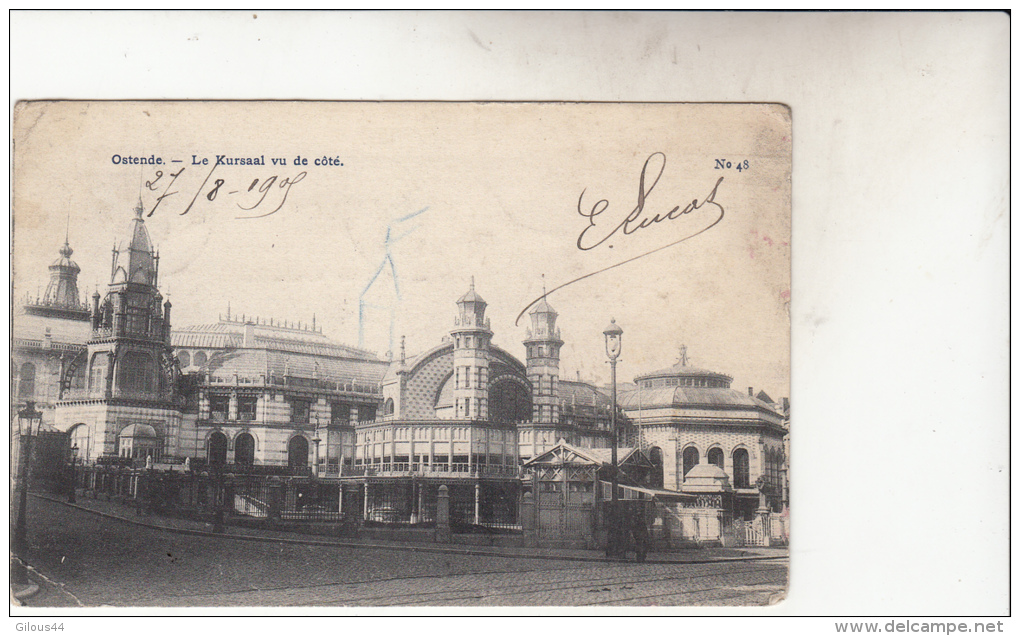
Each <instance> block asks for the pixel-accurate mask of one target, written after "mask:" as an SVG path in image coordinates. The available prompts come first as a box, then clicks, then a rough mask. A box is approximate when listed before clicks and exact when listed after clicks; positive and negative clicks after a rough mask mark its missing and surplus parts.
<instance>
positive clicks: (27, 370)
mask: <svg viewBox="0 0 1020 636" xmlns="http://www.w3.org/2000/svg"><path fill="white" fill-rule="evenodd" d="M18 397H20V398H25V399H29V400H30V399H32V398H34V397H35V365H34V364H32V363H31V362H26V363H25V364H23V365H21V379H20V382H19V383H18Z"/></svg>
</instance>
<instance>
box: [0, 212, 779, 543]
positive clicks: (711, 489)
mask: <svg viewBox="0 0 1020 636" xmlns="http://www.w3.org/2000/svg"><path fill="white" fill-rule="evenodd" d="M71 253H72V252H71V248H70V246H69V244H65V245H64V247H63V248H61V250H60V258H59V259H58V260H57V262H55V263H54V265H53V266H51V267H50V270H51V281H50V286H49V287H48V288H47V291H46V294H45V296H44V297H43V298H42V299H36V300H35V301H34V302H31V301H30V302H27V303H26V304H25V306H24V307H23V308H22V309H21V310H20V311H19V313H18V315H16V317H15V324H14V342H13V345H14V347H13V349H14V354H13V360H12V371H13V373H12V376H15V377H16V381H17V392H16V395H17V397H18V401H19V402H20V403H23V402H24V401H26V400H34V401H36V402H37V403H39V405H40V407H41V408H42V410H43V413H44V418H45V421H46V423H47V424H51V425H52V426H53V427H55V428H56V429H58V430H60V431H64V432H67V433H68V434H69V438H70V440H69V441H70V444H72V445H75V446H77V448H78V449H79V451H78V452H79V457H80V458H82V459H83V460H84V461H85V462H102V461H104V458H113V457H118V458H121V460H120V461H126V460H130V461H134V462H138V463H139V464H140V465H145V463H146V462H148V463H149V464H151V465H155V466H157V467H159V466H166V465H173V466H179V465H180V464H182V463H184V462H185V461H187V463H188V464H189V465H190V466H191V467H192V469H194V468H195V467H199V468H201V467H203V466H205V465H215V466H223V467H227V468H229V469H231V470H239V471H240V470H246V469H248V470H250V469H251V468H252V467H259V466H261V467H278V468H279V469H283V468H289V469H290V471H291V472H293V473H294V474H299V473H305V474H307V473H309V472H310V473H311V474H314V475H316V476H317V477H319V478H320V479H323V480H335V481H336V482H337V483H338V484H339V485H340V489H339V492H340V497H339V502H338V505H339V506H340V507H341V508H342V509H344V510H347V511H350V510H352V509H356V510H358V511H359V512H360V513H361V514H362V515H363V516H364V518H365V519H371V520H377V521H383V522H385V521H390V520H393V521H402V522H411V523H414V522H425V521H428V520H429V519H430V518H431V515H432V514H434V509H435V493H436V489H437V488H438V487H439V486H440V485H445V486H447V488H448V490H449V493H450V503H451V512H452V513H454V515H455V516H457V515H460V516H466V517H468V518H470V517H471V516H472V515H471V513H472V512H473V516H474V518H475V520H476V521H477V520H478V519H479V518H482V517H484V518H490V519H496V520H509V522H510V523H515V522H516V516H517V510H518V505H519V503H520V499H521V495H522V489H529V488H530V486H529V485H528V484H529V483H530V481H529V480H528V479H524V477H525V475H524V472H525V471H522V465H524V464H526V463H527V462H529V461H530V460H533V459H536V460H537V459H538V458H540V457H546V458H547V457H548V456H549V453H550V451H553V450H555V449H557V448H568V447H569V448H573V449H585V448H587V449H608V448H609V447H610V446H611V439H612V430H611V425H610V422H611V402H610V398H609V397H608V395H607V393H608V391H606V390H603V389H600V388H598V387H596V386H594V385H592V384H589V383H585V382H581V381H567V380H563V379H561V378H560V377H559V365H560V350H561V347H562V346H563V340H562V338H561V334H560V330H559V329H558V328H557V326H556V319H557V316H558V314H557V312H556V311H555V310H554V309H553V308H552V307H551V306H550V304H549V303H548V302H547V300H546V299H544V298H543V299H542V300H541V301H540V302H538V303H537V304H536V305H535V307H534V308H533V309H532V310H531V311H530V319H531V326H530V328H529V329H528V330H527V332H526V334H525V337H524V340H523V345H524V360H523V361H522V360H520V359H519V358H518V357H516V356H515V355H514V354H513V353H511V352H509V351H506V350H504V349H502V348H500V347H498V346H496V345H494V344H493V343H492V336H493V331H492V326H491V324H490V321H489V319H488V318H487V317H486V315H485V311H486V307H487V303H486V301H485V300H483V299H482V297H481V296H480V295H479V293H478V292H477V291H476V290H475V285H474V281H473V280H472V282H471V285H470V288H469V290H468V291H467V292H466V293H465V294H464V295H463V296H461V297H460V298H459V299H458V300H457V301H456V310H455V313H454V315H453V316H452V320H451V321H450V331H449V335H448V336H446V337H445V338H443V340H442V342H440V343H437V344H436V346H434V347H433V348H431V349H429V350H427V351H425V352H423V353H421V354H419V355H415V356H407V355H406V353H405V351H404V344H403V341H402V342H401V347H400V352H399V356H398V357H396V358H395V359H394V360H384V359H381V358H379V357H378V356H376V355H375V354H374V353H372V352H369V351H366V350H362V349H358V348H355V347H350V346H346V345H343V344H340V343H336V342H334V341H332V340H330V339H329V338H328V337H326V336H325V335H323V333H322V330H321V327H319V326H317V325H316V324H315V321H314V319H313V321H312V324H311V325H300V324H298V325H294V324H291V323H281V322H279V321H277V320H272V319H270V320H262V319H256V318H248V317H246V316H241V317H240V318H238V317H237V316H236V315H234V316H232V315H231V314H230V312H229V310H228V313H227V314H226V316H221V317H220V320H219V321H218V322H216V323H213V324H207V325H197V326H191V327H184V328H180V329H172V328H171V304H170V302H169V301H165V300H164V299H163V297H162V296H161V294H160V291H159V282H160V281H159V255H158V253H157V251H156V250H155V248H154V246H153V245H152V243H151V240H150V238H149V235H148V232H147V230H146V228H145V221H144V219H143V209H142V206H141V203H139V205H138V207H137V208H136V209H135V217H134V219H133V220H132V221H131V228H130V239H129V242H128V244H127V246H126V247H122V248H121V249H116V248H115V249H114V253H113V257H112V263H111V273H110V282H109V285H108V286H107V288H106V290H105V294H100V293H99V291H98V290H97V291H96V293H94V294H93V295H92V298H91V300H92V303H91V306H87V305H85V304H83V303H80V302H79V300H78V291H77V274H78V272H79V271H80V270H79V268H78V266H77V265H76V264H75V263H73V261H71V260H70V256H71ZM731 381H732V380H731V378H729V377H728V376H726V375H724V374H720V373H715V372H712V371H708V370H704V369H697V368H694V367H691V366H688V364H687V360H686V354H685V353H682V354H681V360H680V362H679V363H678V364H677V365H676V366H674V367H670V368H668V369H664V370H662V371H657V372H653V373H646V374H642V375H640V376H638V377H637V378H636V379H635V383H634V384H622V385H621V386H620V387H619V389H620V390H619V410H618V418H617V419H618V422H619V424H620V429H621V440H620V445H621V446H627V447H629V448H627V449H626V450H627V454H628V456H630V455H632V454H633V453H632V452H631V451H632V450H635V449H636V450H637V451H638V452H639V453H641V454H642V455H644V457H645V459H646V460H647V462H648V463H650V465H651V466H653V467H654V468H653V470H652V471H651V476H650V477H649V478H648V479H646V483H643V484H632V485H634V486H635V487H638V488H641V489H643V490H641V492H644V493H645V494H646V495H647V494H649V493H651V494H653V495H654V494H655V493H659V494H658V495H657V496H662V497H664V499H665V500H669V501H670V502H671V503H669V505H673V506H679V507H684V506H687V507H697V506H699V505H701V506H703V507H705V506H718V509H720V510H723V509H725V510H727V511H728V512H727V514H735V515H738V516H741V517H745V518H750V516H751V515H752V514H753V512H754V511H755V510H759V511H760V510H762V509H765V508H768V509H771V510H773V511H779V510H781V509H782V508H783V507H784V506H785V505H786V501H787V499H786V493H787V488H786V479H787V470H786V463H787V457H788V446H787V444H788V430H789V426H788V424H789V419H788V414H789V408H788V402H787V401H786V400H785V399H784V400H783V403H782V404H777V403H774V402H773V401H772V400H771V398H769V397H768V396H767V395H765V394H764V393H759V394H758V395H756V396H755V395H750V394H744V393H742V392H740V391H737V390H735V389H732V388H731V387H730V383H731ZM749 393H750V390H749ZM573 454H574V455H576V453H573ZM606 454H607V453H597V452H596V453H590V454H587V455H585V453H583V452H582V453H581V455H585V456H588V457H596V458H598V457H602V456H603V455H606ZM599 461H601V460H599ZM567 486H569V484H567ZM566 490H569V488H565V489H564V491H566ZM635 492H638V491H635ZM564 496H565V497H566V496H567V495H566V494H565V495H564ZM458 511H459V512H458Z"/></svg>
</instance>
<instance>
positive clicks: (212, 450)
mask: <svg viewBox="0 0 1020 636" xmlns="http://www.w3.org/2000/svg"><path fill="white" fill-rule="evenodd" d="M226 463H227V436H226V435H224V434H223V433H221V432H219V431H216V432H215V433H213V434H212V435H210V436H209V464H211V465H213V466H222V465H223V464H226Z"/></svg>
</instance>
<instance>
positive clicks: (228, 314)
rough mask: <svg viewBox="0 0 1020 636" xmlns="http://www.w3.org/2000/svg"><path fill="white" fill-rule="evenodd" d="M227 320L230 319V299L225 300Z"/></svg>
mask: <svg viewBox="0 0 1020 636" xmlns="http://www.w3.org/2000/svg"><path fill="white" fill-rule="evenodd" d="M227 321H228V322H229V321H230V301H229V300H228V301H227Z"/></svg>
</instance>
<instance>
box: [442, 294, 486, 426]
mask: <svg viewBox="0 0 1020 636" xmlns="http://www.w3.org/2000/svg"><path fill="white" fill-rule="evenodd" d="M486 306H487V305H486V302H485V301H484V300H482V297H481V296H479V295H478V293H477V292H475V279H474V277H473V276H472V277H471V289H469V290H468V292H467V293H466V294H464V295H463V296H461V297H460V300H458V301H457V317H456V318H455V319H454V323H453V324H454V326H453V329H452V330H451V331H450V337H451V339H452V340H453V375H454V385H453V386H454V391H453V405H454V417H456V418H457V419H486V418H488V416H489V404H488V402H489V354H488V351H489V343H490V342H491V341H492V330H490V329H489V321H488V320H487V319H486V318H485V307H486Z"/></svg>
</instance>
